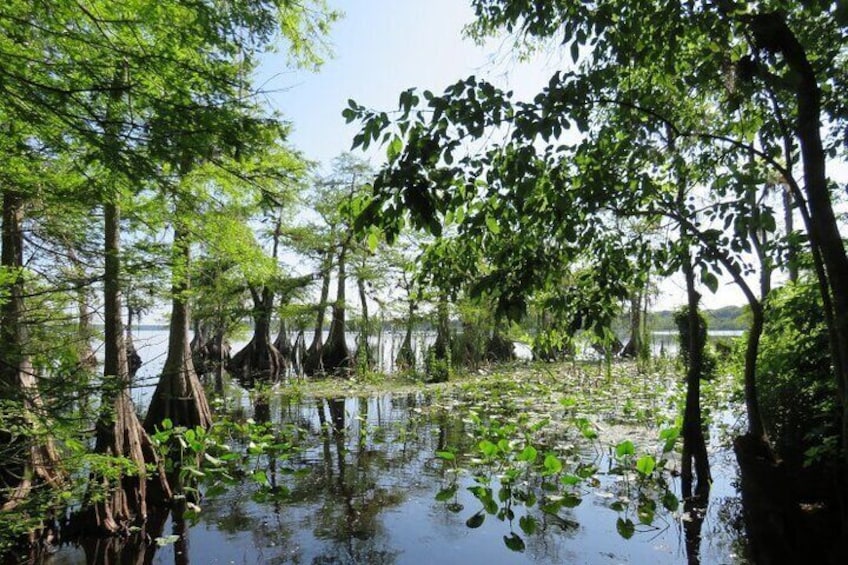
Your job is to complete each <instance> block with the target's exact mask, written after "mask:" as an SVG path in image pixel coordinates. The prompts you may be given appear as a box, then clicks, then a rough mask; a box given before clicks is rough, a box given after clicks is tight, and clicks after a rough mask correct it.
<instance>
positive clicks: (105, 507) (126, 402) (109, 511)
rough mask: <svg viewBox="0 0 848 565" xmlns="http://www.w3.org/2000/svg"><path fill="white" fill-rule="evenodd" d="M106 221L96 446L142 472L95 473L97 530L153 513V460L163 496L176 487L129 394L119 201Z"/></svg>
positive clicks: (121, 527)
mask: <svg viewBox="0 0 848 565" xmlns="http://www.w3.org/2000/svg"><path fill="white" fill-rule="evenodd" d="M116 198H117V196H116ZM104 221H105V245H104V247H105V253H106V261H105V266H106V268H105V275H104V283H103V286H104V288H103V299H104V346H103V349H104V357H105V358H104V362H103V380H104V383H105V384H107V389H106V392H105V393H104V395H103V402H102V405H101V406H102V409H101V413H100V416H99V418H98V420H97V426H96V440H95V452H96V453H100V454H103V455H109V456H112V457H124V458H126V459H129V460H130V461H131V462H132V463H133V465H134V466H135V468H136V469H137V472H136V474H135V475H132V476H126V475H124V476H122V477H121V478H120V479H119V480H118V481H115V482H114V483H113V481H112V480H110V479H109V478H108V477H107V476H96V475H95V476H92V477H91V482H92V483H97V487H96V489H97V491H98V493H100V494H104V495H105V496H104V498H103V499H102V500H100V501H99V502H97V503H96V504H95V505H94V506H93V507H92V509H91V512H92V513H93V518H94V523H93V526H94V528H95V529H96V530H98V531H103V532H107V533H117V532H126V531H127V528H128V527H129V526H131V525H133V524H137V523H140V522H143V521H144V520H145V519H146V518H147V495H148V489H147V487H148V477H147V465H148V464H152V465H154V466H156V468H157V469H158V476H157V477H156V479H157V481H158V482H155V483H153V486H154V489H153V490H154V491H155V492H156V494H157V497H159V498H163V499H169V498H170V496H171V493H170V487H169V485H168V481H167V479H166V478H165V475H164V470H163V469H162V467H161V465H159V461H158V458H157V456H156V452H155V451H154V449H153V446H152V444H151V442H150V437H149V436H148V435H147V433H146V432H145V431H144V429H143V428H142V426H141V423H140V422H139V420H138V416H137V415H136V411H135V407H134V406H133V402H132V399H131V398H130V395H129V385H130V377H129V368H128V366H127V350H126V347H125V346H124V330H123V327H122V326H123V323H122V321H121V283H120V273H121V264H120V208H119V206H118V203H117V201H115V202H109V203H107V204H106V205H105V206H104ZM82 523H83V524H84V526H83V527H84V528H86V529H87V528H88V527H90V526H88V524H89V523H90V522H89V519H88V518H87V517H86V516H83V518H82Z"/></svg>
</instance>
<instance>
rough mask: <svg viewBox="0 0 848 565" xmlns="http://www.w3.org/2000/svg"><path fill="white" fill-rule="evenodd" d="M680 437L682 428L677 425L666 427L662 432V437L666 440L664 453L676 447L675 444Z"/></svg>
mask: <svg viewBox="0 0 848 565" xmlns="http://www.w3.org/2000/svg"><path fill="white" fill-rule="evenodd" d="M679 437H680V428H678V427H677V426H673V427H671V428H665V429H664V430H662V431H661V432H660V439H661V440H663V441H664V442H665V444H664V445H663V453H668V452H669V451H671V450H672V449H674V444H675V443H676V442H677V438H679Z"/></svg>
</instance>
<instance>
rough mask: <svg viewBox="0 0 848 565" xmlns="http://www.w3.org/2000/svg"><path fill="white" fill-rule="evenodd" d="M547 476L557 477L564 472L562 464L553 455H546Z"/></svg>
mask: <svg viewBox="0 0 848 565" xmlns="http://www.w3.org/2000/svg"><path fill="white" fill-rule="evenodd" d="M544 465H545V474H546V475H555V474H556V473H559V472H560V471H562V462H561V461H560V460H559V459H557V457H556V455H554V454H553V453H548V454H547V455H545V463H544Z"/></svg>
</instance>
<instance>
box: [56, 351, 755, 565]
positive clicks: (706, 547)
mask: <svg viewBox="0 0 848 565" xmlns="http://www.w3.org/2000/svg"><path fill="white" fill-rule="evenodd" d="M679 380H680V379H678V378H677V377H675V376H674V375H673V373H672V372H671V370H670V371H669V372H668V373H663V372H658V373H656V374H652V375H636V374H635V371H633V367H632V366H625V365H621V366H614V367H613V374H612V375H611V376H607V375H605V374H603V373H602V372H599V370H598V367H597V365H583V366H580V365H541V366H523V367H517V368H514V369H511V370H507V371H504V372H503V373H500V374H494V375H478V376H476V377H473V378H471V379H470V380H467V381H465V382H458V383H451V384H449V385H447V386H444V385H443V386H429V387H424V386H423V385H420V386H411V387H408V388H405V389H404V390H397V391H394V392H391V393H388V392H374V393H369V394H362V393H361V389H359V390H357V389H356V388H355V387H353V386H351V385H349V384H348V383H339V384H338V385H337V386H335V385H331V386H332V387H333V388H334V389H335V390H331V391H330V392H323V393H320V394H318V393H315V394H311V393H309V392H308V391H309V390H310V388H309V387H305V388H304V390H303V391H302V392H298V391H299V390H300V387H299V386H298V385H294V386H289V385H283V386H282V387H281V388H280V389H279V390H275V391H272V392H271V393H269V394H268V395H267V401H262V402H260V403H258V404H257V403H256V401H255V400H252V396H251V395H248V393H246V392H245V391H243V390H241V389H237V388H232V389H231V394H229V395H228V396H227V397H226V398H225V399H222V400H220V401H218V403H217V405H218V409H219V410H221V411H222V412H225V413H229V414H230V415H231V417H232V418H233V419H235V420H239V419H240V418H241V419H246V418H248V417H252V418H253V419H255V420H259V421H268V422H269V423H270V424H271V425H270V428H269V429H270V430H271V431H272V432H274V433H279V434H280V435H281V436H284V439H285V441H286V442H287V443H291V444H292V445H293V446H294V447H293V448H292V449H291V450H289V451H287V452H286V453H285V454H284V455H282V456H280V457H277V458H268V457H267V456H264V455H263V456H260V457H256V458H255V459H254V460H253V463H252V467H251V472H252V474H251V475H250V476H246V477H245V478H244V480H242V481H241V482H238V483H236V484H234V485H230V486H228V487H227V488H226V489H221V490H220V492H216V493H212V494H211V495H207V496H205V497H204V498H203V499H202V500H200V502H199V504H200V507H201V508H200V511H199V512H190V513H188V514H190V515H188V514H182V513H179V512H178V513H176V514H177V515H176V516H173V515H172V516H170V517H167V516H162V517H159V518H158V519H157V520H154V522H156V521H158V524H154V525H153V526H151V527H149V528H148V535H149V536H150V538H149V539H148V540H146V542H145V541H144V540H137V541H135V542H133V541H129V542H127V543H122V542H120V541H118V540H112V541H105V542H104V541H100V542H94V541H92V542H86V543H83V544H81V545H73V544H66V545H61V546H59V547H58V549H57V551H56V552H55V553H53V554H52V555H50V556H47V557H45V558H44V559H43V560H42V562H44V563H49V564H71V563H93V562H96V563H138V564H141V563H175V564H183V563H194V564H213V563H312V564H324V563H327V564H329V563H378V564H384V563H385V564H392V563H398V564H400V563H438V564H449V563H487V564H494V563H684V562H687V561H688V562H689V563H697V562H701V563H744V562H745V561H744V558H743V557H742V554H744V552H745V545H744V538H743V535H742V534H741V533H740V531H739V530H740V528H741V526H740V524H741V519H740V518H739V515H740V513H741V509H740V501H739V497H738V495H737V493H736V490H735V488H734V487H733V486H732V484H731V481H732V480H733V479H734V477H735V474H736V470H735V469H736V466H735V462H734V460H733V456H732V453H731V452H730V451H729V450H728V449H726V448H723V447H722V446H721V444H722V443H723V442H726V439H727V438H726V437H720V436H722V435H723V434H721V433H719V428H720V427H721V426H720V424H721V425H726V424H728V423H731V422H729V414H730V412H729V411H727V410H726V409H724V408H722V406H723V405H724V404H725V401H724V400H723V399H725V398H726V395H725V394H724V393H722V392H721V391H719V390H718V388H719V387H718V386H716V387H715V390H712V391H710V392H709V393H708V395H707V396H708V397H709V400H708V401H707V402H706V404H709V405H711V406H712V413H713V415H714V416H713V421H714V423H713V426H712V427H711V430H712V433H711V450H710V452H711V462H712V465H713V469H712V473H713V479H714V484H713V489H712V492H711V494H710V500H709V504H708V506H707V508H706V511H705V512H703V513H702V512H700V511H698V510H693V509H690V508H687V507H685V506H684V504H683V503H682V502H681V501H680V485H679V479H678V478H676V469H677V468H678V467H679V465H678V462H677V456H676V455H675V453H676V451H675V450H674V449H672V450H666V449H665V448H666V447H668V446H667V445H665V444H666V443H668V442H669V441H671V442H673V441H674V436H675V433H676V431H675V426H674V420H675V415H676V413H677V411H678V410H677V408H676V406H677V402H678V400H679V398H680V395H681V394H682V393H681V388H680V385H679V383H678V382H677V381H679ZM707 388H710V387H707ZM324 390H326V391H329V390H330V388H326V387H325V389H324ZM708 409H709V408H708ZM679 442H680V440H679V439H678V440H677V447H679ZM250 447H251V446H248V445H241V446H234V449H239V448H241V449H248V450H249V449H250ZM201 490H202V491H206V492H207V493H210V492H212V491H213V490H219V489H217V488H210V487H208V486H201Z"/></svg>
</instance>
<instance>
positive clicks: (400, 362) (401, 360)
mask: <svg viewBox="0 0 848 565" xmlns="http://www.w3.org/2000/svg"><path fill="white" fill-rule="evenodd" d="M407 306H408V310H407V313H406V332H405V333H404V336H403V341H402V342H401V344H400V350H399V351H398V354H397V359H396V360H395V363H396V364H397V366H398V367H400V368H401V369H414V368H415V350H414V349H412V329H413V327H414V316H415V308H416V304H415V301H414V300H412V298H409V299H408V302H407Z"/></svg>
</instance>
